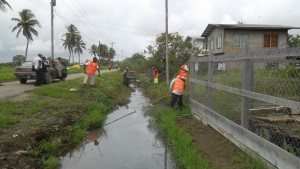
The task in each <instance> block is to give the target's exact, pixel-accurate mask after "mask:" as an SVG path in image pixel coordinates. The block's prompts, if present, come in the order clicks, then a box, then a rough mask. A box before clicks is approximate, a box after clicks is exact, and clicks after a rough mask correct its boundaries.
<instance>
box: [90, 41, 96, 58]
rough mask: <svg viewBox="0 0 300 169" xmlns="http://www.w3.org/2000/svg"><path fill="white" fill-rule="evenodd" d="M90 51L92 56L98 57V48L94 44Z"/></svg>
mask: <svg viewBox="0 0 300 169" xmlns="http://www.w3.org/2000/svg"><path fill="white" fill-rule="evenodd" d="M88 50H89V53H90V54H93V55H94V56H95V57H96V54H97V53H98V46H97V45H95V44H93V45H92V46H91V48H90V49H88Z"/></svg>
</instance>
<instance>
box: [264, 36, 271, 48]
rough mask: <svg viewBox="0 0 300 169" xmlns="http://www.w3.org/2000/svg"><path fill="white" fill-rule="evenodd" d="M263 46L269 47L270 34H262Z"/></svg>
mask: <svg viewBox="0 0 300 169" xmlns="http://www.w3.org/2000/svg"><path fill="white" fill-rule="evenodd" d="M264 47H265V48H268V47H270V35H267V34H265V35H264Z"/></svg>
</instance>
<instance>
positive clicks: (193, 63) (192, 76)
mask: <svg viewBox="0 0 300 169" xmlns="http://www.w3.org/2000/svg"><path fill="white" fill-rule="evenodd" d="M191 60H192V61H191ZM189 65H190V76H189V78H194V77H195V55H192V54H191V57H190V60H189ZM194 90H195V84H194V83H193V82H191V81H190V97H191V98H194Z"/></svg>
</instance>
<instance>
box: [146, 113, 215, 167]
mask: <svg viewBox="0 0 300 169" xmlns="http://www.w3.org/2000/svg"><path fill="white" fill-rule="evenodd" d="M151 112H152V114H153V115H154V116H155V118H156V119H157V120H158V127H159V129H160V131H161V133H162V134H163V136H164V138H165V139H166V140H167V142H168V143H169V146H171V149H172V152H173V154H174V156H175V158H176V160H177V162H178V165H179V166H181V167H183V168H191V169H198V168H201V169H208V168H212V166H211V165H210V164H209V162H208V161H207V160H206V159H205V158H204V157H203V155H201V153H200V152H199V151H198V150H197V148H196V146H195V145H194V143H193V139H192V138H191V136H189V135H188V134H186V133H185V132H184V131H183V130H182V129H180V128H179V127H178V125H177V123H176V118H177V116H178V115H179V114H180V115H183V114H186V113H184V112H182V111H174V110H173V109H170V108H155V109H153V110H152V111H151Z"/></svg>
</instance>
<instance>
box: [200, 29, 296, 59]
mask: <svg viewBox="0 0 300 169" xmlns="http://www.w3.org/2000/svg"><path fill="white" fill-rule="evenodd" d="M290 29H300V28H299V27H291V26H283V25H257V24H208V25H207V27H206V28H205V30H204V31H203V33H202V35H201V36H202V37H204V38H205V40H204V44H207V45H206V46H205V48H206V51H212V52H213V54H214V55H220V54H225V55H235V54H240V53H242V52H244V51H245V47H246V45H247V43H248V44H249V49H250V50H262V49H274V48H278V49H280V48H286V47H287V45H288V43H287V42H288V30H290Z"/></svg>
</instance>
